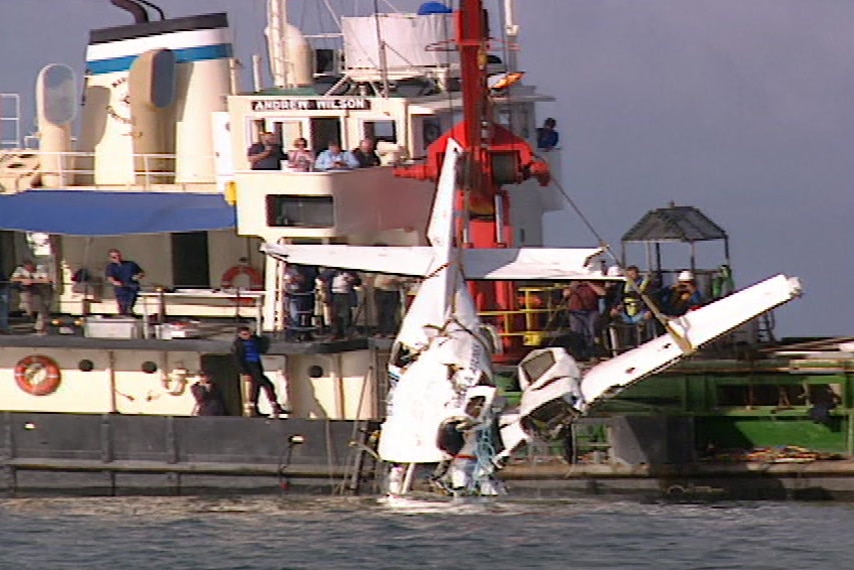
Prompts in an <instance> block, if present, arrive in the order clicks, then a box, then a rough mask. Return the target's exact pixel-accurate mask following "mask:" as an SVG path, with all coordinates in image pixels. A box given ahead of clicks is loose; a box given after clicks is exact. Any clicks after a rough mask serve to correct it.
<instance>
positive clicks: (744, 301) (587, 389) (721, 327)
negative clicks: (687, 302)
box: [581, 275, 801, 409]
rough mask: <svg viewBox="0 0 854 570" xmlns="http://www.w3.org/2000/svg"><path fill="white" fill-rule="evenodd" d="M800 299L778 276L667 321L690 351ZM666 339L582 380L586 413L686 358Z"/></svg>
mask: <svg viewBox="0 0 854 570" xmlns="http://www.w3.org/2000/svg"><path fill="white" fill-rule="evenodd" d="M800 294H801V285H800V282H799V281H798V279H797V278H795V277H786V276H785V275H777V276H775V277H771V278H769V279H766V280H765V281H762V282H760V283H757V284H756V285H753V286H752V287H748V288H747V289H743V290H741V291H738V292H737V293H733V294H732V295H729V296H727V297H724V298H723V299H719V300H718V301H715V302H714V303H711V304H709V305H706V306H704V307H701V308H699V309H697V310H695V311H690V312H688V313H687V314H685V315H684V316H682V317H678V318H676V319H673V320H671V321H670V323H671V325H672V326H673V328H674V330H675V331H677V332H678V334H679V335H680V336H682V337H684V339H685V340H686V341H687V343H688V344H690V347H693V348H694V349H696V348H699V347H700V346H702V345H704V344H706V343H709V342H711V341H713V340H715V339H716V338H718V337H720V336H722V335H724V334H726V333H728V332H730V331H731V330H733V329H735V328H737V327H738V326H740V325H742V324H744V323H746V322H747V321H749V320H750V319H752V318H754V317H757V316H759V315H761V314H762V313H765V312H767V311H770V310H771V309H773V308H774V307H777V306H778V305H782V304H783V303H786V302H788V301H791V300H792V299H793V298H795V297H797V296H799V295H800ZM692 352H693V350H690V349H689V348H688V347H687V346H683V343H680V342H677V341H676V340H675V339H674V338H673V336H671V335H670V334H665V335H663V336H660V337H658V338H656V339H654V340H651V341H649V342H647V343H645V344H643V345H641V346H639V347H638V348H635V349H633V350H630V351H628V352H625V353H623V354H621V355H619V356H616V357H614V358H612V359H611V360H608V361H605V362H603V363H601V364H597V365H596V366H594V367H593V368H591V369H590V370H589V371H588V372H587V373H586V374H585V375H584V378H583V379H582V380H581V392H582V395H583V397H584V402H585V403H586V408H587V409H589V408H590V407H591V406H595V405H596V404H598V403H601V402H602V401H604V400H607V399H608V398H611V397H613V396H615V395H616V394H617V393H619V392H620V390H622V389H623V388H625V387H627V386H629V385H631V384H634V383H636V382H638V381H640V380H642V379H644V378H646V377H648V376H650V375H652V374H654V373H656V372H658V371H660V370H662V369H664V368H666V367H668V366H670V365H672V364H674V363H675V362H676V361H678V360H680V359H681V358H683V357H685V356H688V355H690V354H691V353H692Z"/></svg>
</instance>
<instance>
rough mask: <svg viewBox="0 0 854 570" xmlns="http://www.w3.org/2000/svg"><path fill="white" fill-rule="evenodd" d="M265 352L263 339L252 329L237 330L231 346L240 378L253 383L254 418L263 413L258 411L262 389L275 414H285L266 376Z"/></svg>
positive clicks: (251, 397) (250, 396)
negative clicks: (263, 362)
mask: <svg viewBox="0 0 854 570" xmlns="http://www.w3.org/2000/svg"><path fill="white" fill-rule="evenodd" d="M265 352H267V349H266V347H265V346H264V345H263V342H262V339H261V337H259V336H258V335H256V334H253V333H252V329H250V328H249V327H247V326H241V327H238V328H237V338H235V339H234V344H232V345H231V353H232V354H233V355H234V362H235V364H237V368H238V370H240V376H241V377H242V379H243V380H244V381H249V382H250V383H251V386H250V392H249V401H250V402H251V404H252V415H253V416H254V417H260V416H261V412H260V411H259V410H258V397H259V396H260V395H261V389H262V388H263V389H264V393H265V394H267V399H268V400H269V401H270V407H271V408H273V414H274V415H275V416H280V415H282V414H284V413H285V410H284V409H283V408H282V406H281V404H279V399H278V397H277V396H276V388H275V387H274V386H273V383H272V382H271V381H270V379H269V378H267V376H266V375H265V374H264V366H263V365H262V364H261V355H262V354H263V353H265Z"/></svg>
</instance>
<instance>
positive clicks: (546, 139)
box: [537, 117, 560, 150]
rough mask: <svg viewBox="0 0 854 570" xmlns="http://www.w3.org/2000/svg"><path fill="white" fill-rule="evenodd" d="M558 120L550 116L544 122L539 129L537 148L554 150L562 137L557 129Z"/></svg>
mask: <svg viewBox="0 0 854 570" xmlns="http://www.w3.org/2000/svg"><path fill="white" fill-rule="evenodd" d="M556 126H557V121H555V120H554V119H552V118H551V117H549V118H548V119H546V120H545V121H544V122H543V126H542V127H540V128H539V129H537V149H539V150H553V149H554V148H555V147H556V146H557V143H558V141H559V139H560V135H559V134H558V132H557V131H556V130H555V127H556Z"/></svg>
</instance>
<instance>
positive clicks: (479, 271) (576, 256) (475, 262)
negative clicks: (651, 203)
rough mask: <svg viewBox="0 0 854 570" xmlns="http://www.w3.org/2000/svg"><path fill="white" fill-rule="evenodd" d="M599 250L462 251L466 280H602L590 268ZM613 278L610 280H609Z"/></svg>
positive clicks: (598, 273)
mask: <svg viewBox="0 0 854 570" xmlns="http://www.w3.org/2000/svg"><path fill="white" fill-rule="evenodd" d="M602 251H603V249H602V248H508V249H464V250H462V256H463V267H464V268H465V274H466V278H467V279H506V280H510V281H512V280H520V279H544V280H550V279H554V280H566V279H588V280H592V279H603V278H604V276H603V275H602V271H601V270H599V269H598V268H594V267H593V265H594V264H593V259H594V258H595V257H596V256H598V255H599V254H601V253H602ZM611 279H613V277H612V278H611Z"/></svg>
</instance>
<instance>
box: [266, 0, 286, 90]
mask: <svg viewBox="0 0 854 570" xmlns="http://www.w3.org/2000/svg"><path fill="white" fill-rule="evenodd" d="M264 33H265V35H266V36H267V49H268V53H269V54H270V74H271V76H272V78H273V85H274V86H276V87H278V88H280V89H284V88H287V87H293V85H292V84H289V77H290V74H289V73H288V42H287V35H288V0H267V28H266V29H265V30H264Z"/></svg>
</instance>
